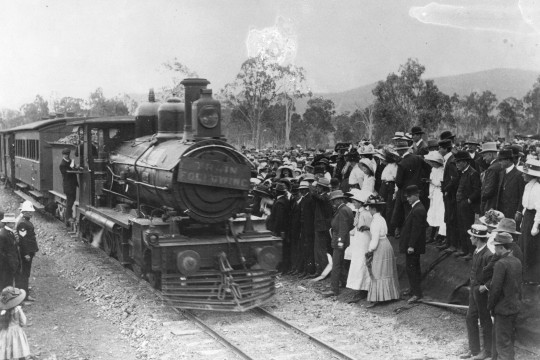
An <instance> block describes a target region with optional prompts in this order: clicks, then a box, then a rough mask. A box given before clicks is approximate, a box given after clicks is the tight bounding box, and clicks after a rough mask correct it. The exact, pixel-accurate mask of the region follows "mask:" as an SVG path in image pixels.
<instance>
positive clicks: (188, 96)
mask: <svg viewBox="0 0 540 360" xmlns="http://www.w3.org/2000/svg"><path fill="white" fill-rule="evenodd" d="M180 84H182V85H184V88H185V102H184V104H185V109H186V110H185V111H186V117H185V125H184V140H193V126H192V123H191V104H192V103H193V102H195V101H197V100H199V97H200V94H201V90H202V89H206V86H207V85H208V84H210V81H208V80H206V79H184V80H182V82H181V83H180Z"/></svg>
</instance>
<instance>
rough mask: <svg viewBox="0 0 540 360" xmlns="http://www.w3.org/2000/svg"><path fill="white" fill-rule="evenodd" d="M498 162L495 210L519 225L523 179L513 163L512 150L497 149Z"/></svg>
mask: <svg viewBox="0 0 540 360" xmlns="http://www.w3.org/2000/svg"><path fill="white" fill-rule="evenodd" d="M498 160H499V163H500V164H501V167H502V170H501V171H500V172H499V184H498V186H497V205H496V210H499V211H500V212H502V213H503V214H504V217H505V218H510V219H515V220H516V225H517V226H518V227H519V225H520V223H521V211H522V209H523V205H522V198H523V191H524V190H525V180H523V177H522V176H521V172H519V171H518V169H517V168H516V166H515V165H514V155H513V153H512V150H510V149H503V150H501V151H499V156H498Z"/></svg>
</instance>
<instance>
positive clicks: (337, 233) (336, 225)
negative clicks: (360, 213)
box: [332, 204, 354, 249]
mask: <svg viewBox="0 0 540 360" xmlns="http://www.w3.org/2000/svg"><path fill="white" fill-rule="evenodd" d="M353 228H354V213H353V211H352V210H351V208H350V207H348V206H347V205H345V204H341V205H340V206H339V208H338V209H337V210H336V213H335V214H334V217H333V218H332V248H333V249H336V248H337V247H338V242H339V239H341V242H342V243H343V249H346V248H347V247H348V246H349V245H350V244H351V238H350V233H351V230H352V229H353Z"/></svg>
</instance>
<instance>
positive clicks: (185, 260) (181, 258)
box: [176, 250, 201, 276]
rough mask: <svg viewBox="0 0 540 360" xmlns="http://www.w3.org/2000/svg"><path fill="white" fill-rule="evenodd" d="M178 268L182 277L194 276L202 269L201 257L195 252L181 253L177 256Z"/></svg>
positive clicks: (186, 251)
mask: <svg viewBox="0 0 540 360" xmlns="http://www.w3.org/2000/svg"><path fill="white" fill-rule="evenodd" d="M176 267H177V268H178V271H180V273H181V274H182V275H186V276H189V275H192V274H195V273H196V272H197V271H199V268H200V267H201V256H200V255H199V253H198V252H196V251H193V250H185V251H181V252H179V253H178V255H176Z"/></svg>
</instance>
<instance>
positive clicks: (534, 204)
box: [522, 178, 540, 223]
mask: <svg viewBox="0 0 540 360" xmlns="http://www.w3.org/2000/svg"><path fill="white" fill-rule="evenodd" d="M522 204H523V209H528V210H536V215H535V216H534V222H537V223H540V183H538V179H536V178H534V179H532V180H531V181H529V182H528V183H527V184H526V185H525V190H524V191H523V199H522Z"/></svg>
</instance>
